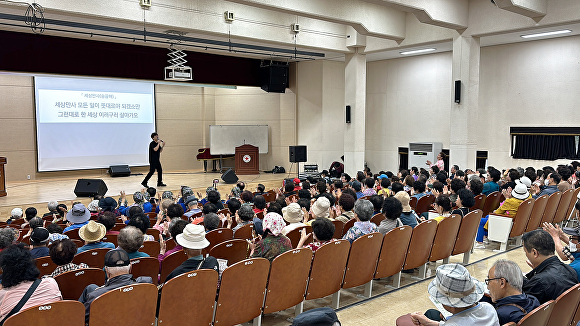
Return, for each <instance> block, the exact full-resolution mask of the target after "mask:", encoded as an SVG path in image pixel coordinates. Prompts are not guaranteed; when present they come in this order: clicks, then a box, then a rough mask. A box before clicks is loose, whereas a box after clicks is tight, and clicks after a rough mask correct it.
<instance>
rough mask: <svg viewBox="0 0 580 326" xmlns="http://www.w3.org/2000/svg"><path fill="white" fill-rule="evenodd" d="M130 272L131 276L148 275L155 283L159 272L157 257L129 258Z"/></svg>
mask: <svg viewBox="0 0 580 326" xmlns="http://www.w3.org/2000/svg"><path fill="white" fill-rule="evenodd" d="M131 274H132V275H133V278H137V277H139V276H149V277H151V279H152V280H153V284H155V285H157V278H158V274H159V260H157V257H141V258H133V259H131Z"/></svg>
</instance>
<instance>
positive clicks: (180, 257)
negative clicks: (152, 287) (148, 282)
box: [159, 249, 187, 282]
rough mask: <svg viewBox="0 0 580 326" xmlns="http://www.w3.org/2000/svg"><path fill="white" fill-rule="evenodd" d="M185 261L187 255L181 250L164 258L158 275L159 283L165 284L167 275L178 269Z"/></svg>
mask: <svg viewBox="0 0 580 326" xmlns="http://www.w3.org/2000/svg"><path fill="white" fill-rule="evenodd" d="M186 260H187V255H186V254H185V252H184V251H183V249H182V250H178V251H176V252H173V253H171V254H170V255H169V256H167V257H165V258H164V259H163V261H162V262H161V272H160V273H159V280H160V282H165V279H166V278H167V275H169V274H171V272H173V270H174V269H176V268H177V267H179V265H181V264H182V263H183V262H184V261H186Z"/></svg>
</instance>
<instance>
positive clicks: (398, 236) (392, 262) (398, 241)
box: [374, 225, 413, 288]
mask: <svg viewBox="0 0 580 326" xmlns="http://www.w3.org/2000/svg"><path fill="white" fill-rule="evenodd" d="M412 231H413V229H412V228H411V227H410V226H408V225H404V226H400V227H396V228H394V229H392V230H391V231H389V232H387V234H385V236H384V237H383V242H382V245H381V248H382V249H381V253H380V255H379V259H378V262H377V269H376V271H375V275H374V278H383V277H389V276H392V275H396V276H395V278H394V280H393V283H394V286H395V287H397V288H398V287H399V286H400V285H401V270H402V269H403V265H404V264H405V257H406V256H407V250H408V249H409V242H410V241H411V233H412Z"/></svg>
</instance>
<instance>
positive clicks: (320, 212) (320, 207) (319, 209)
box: [311, 196, 330, 217]
mask: <svg viewBox="0 0 580 326" xmlns="http://www.w3.org/2000/svg"><path fill="white" fill-rule="evenodd" d="M329 208H330V201H329V200H328V198H326V197H324V196H320V197H318V199H317V200H316V201H315V202H314V204H313V205H312V208H311V210H312V213H314V216H315V217H328V215H329V214H330V211H329Z"/></svg>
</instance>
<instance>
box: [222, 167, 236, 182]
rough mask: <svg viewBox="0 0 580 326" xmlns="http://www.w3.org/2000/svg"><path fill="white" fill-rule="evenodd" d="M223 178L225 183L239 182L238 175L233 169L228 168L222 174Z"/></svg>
mask: <svg viewBox="0 0 580 326" xmlns="http://www.w3.org/2000/svg"><path fill="white" fill-rule="evenodd" d="M222 180H223V181H224V182H225V183H236V182H238V176H237V175H236V173H235V172H234V170H232V169H228V170H227V171H226V172H224V174H222Z"/></svg>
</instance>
